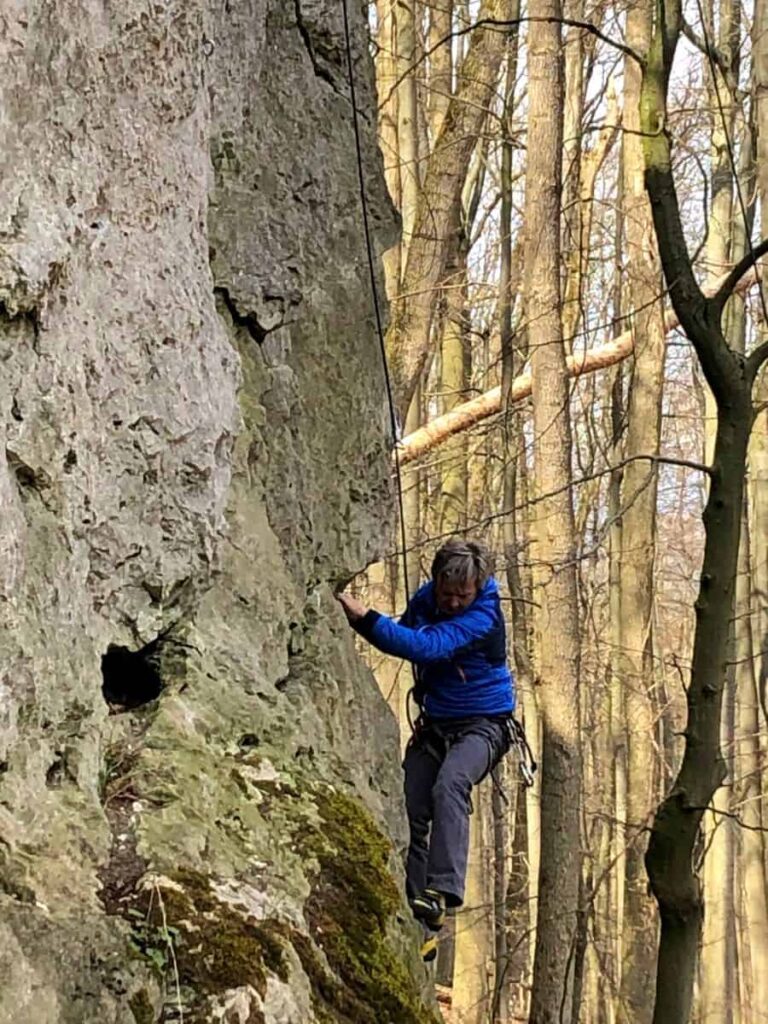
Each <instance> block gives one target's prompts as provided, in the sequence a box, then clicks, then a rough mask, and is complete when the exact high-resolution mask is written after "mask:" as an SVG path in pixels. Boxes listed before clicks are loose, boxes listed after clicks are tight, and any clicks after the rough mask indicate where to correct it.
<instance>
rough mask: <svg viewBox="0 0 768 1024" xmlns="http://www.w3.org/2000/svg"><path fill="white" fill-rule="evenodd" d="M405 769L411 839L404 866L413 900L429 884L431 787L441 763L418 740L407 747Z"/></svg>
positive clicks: (410, 896)
mask: <svg viewBox="0 0 768 1024" xmlns="http://www.w3.org/2000/svg"><path fill="white" fill-rule="evenodd" d="M403 769H404V770H405V808H406V811H407V812H408V824H409V826H410V830H411V839H410V844H409V846H408V858H407V861H406V865H405V879H406V892H407V894H408V899H409V900H410V899H413V898H414V896H416V895H418V894H419V893H420V892H421V891H422V890H423V889H424V887H425V886H426V884H427V857H428V855H429V826H430V822H431V820H432V787H433V786H434V784H435V779H436V778H437V773H438V772H439V770H440V761H439V759H438V758H437V757H436V756H435V754H434V753H433V752H432V751H430V750H428V749H427V747H426V746H425V744H424V743H422V742H421V741H420V740H419V738H418V737H416V738H414V739H413V740H412V741H411V743H410V744H409V746H408V749H407V751H406V753H405V761H404V762H403Z"/></svg>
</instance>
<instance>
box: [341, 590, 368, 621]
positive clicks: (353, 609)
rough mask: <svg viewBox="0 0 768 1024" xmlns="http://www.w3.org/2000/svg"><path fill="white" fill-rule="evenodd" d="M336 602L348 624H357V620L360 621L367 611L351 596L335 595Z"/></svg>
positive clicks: (360, 602)
mask: <svg viewBox="0 0 768 1024" xmlns="http://www.w3.org/2000/svg"><path fill="white" fill-rule="evenodd" d="M336 600H337V601H338V602H339V604H340V605H341V607H342V608H343V609H344V614H345V615H346V616H347V619H348V620H349V621H350V622H357V620H358V619H362V617H363V616H364V615H365V613H366V612H367V611H368V609H367V608H366V607H365V605H364V604H363V603H362V601H358V600H357V598H356V597H352V595H351V594H337V595H336Z"/></svg>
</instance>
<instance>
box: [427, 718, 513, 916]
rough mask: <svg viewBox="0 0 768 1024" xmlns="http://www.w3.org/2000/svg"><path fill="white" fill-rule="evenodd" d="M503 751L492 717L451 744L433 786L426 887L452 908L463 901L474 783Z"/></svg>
mask: <svg viewBox="0 0 768 1024" xmlns="http://www.w3.org/2000/svg"><path fill="white" fill-rule="evenodd" d="M504 749H506V739H505V733H504V726H503V725H502V724H500V723H499V722H495V721H492V720H490V719H489V720H486V721H484V722H483V723H482V724H481V725H479V726H478V727H474V726H473V728H472V730H471V731H468V732H466V733H465V734H464V735H463V736H461V737H460V738H458V739H457V740H456V741H455V742H454V743H453V744H452V745H451V747H450V749H449V750H448V753H447V754H446V756H445V759H444V760H443V763H442V765H441V767H440V771H439V773H438V775H437V779H436V781H435V784H434V786H433V788H432V808H433V813H432V835H431V839H430V844H429V858H428V861H427V879H426V888H427V890H430V891H431V890H434V891H436V892H439V893H442V894H443V895H444V896H445V900H446V903H447V905H448V906H449V907H459V906H461V904H462V903H463V902H464V881H465V876H466V873H467V855H468V852H469V815H470V813H471V811H472V804H471V800H470V794H471V791H472V786H474V785H475V784H476V783H478V782H479V781H480V780H481V779H482V778H483V777H484V776H485V775H486V774H487V773H488V772H489V771H490V769H491V768H492V767H493V765H494V764H495V762H496V759H497V757H498V755H499V754H500V753H501V752H503V751H504Z"/></svg>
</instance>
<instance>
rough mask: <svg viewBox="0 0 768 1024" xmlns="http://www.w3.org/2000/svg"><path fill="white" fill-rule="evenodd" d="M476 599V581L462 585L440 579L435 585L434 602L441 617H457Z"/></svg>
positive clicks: (469, 581) (468, 581)
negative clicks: (441, 614)
mask: <svg viewBox="0 0 768 1024" xmlns="http://www.w3.org/2000/svg"><path fill="white" fill-rule="evenodd" d="M476 597H477V580H467V581H465V582H464V583H457V582H455V581H453V582H449V581H447V580H444V579H443V578H442V577H440V578H438V580H437V582H436V583H435V601H436V603H437V607H438V609H439V611H441V612H442V613H443V615H458V613H459V612H463V611H464V610H465V609H466V608H469V606H470V605H471V604H472V602H473V601H474V600H475V598H476Z"/></svg>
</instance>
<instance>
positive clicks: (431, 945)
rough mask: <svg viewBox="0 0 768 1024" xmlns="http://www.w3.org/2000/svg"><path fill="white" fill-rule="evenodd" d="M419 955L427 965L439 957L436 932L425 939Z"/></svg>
mask: <svg viewBox="0 0 768 1024" xmlns="http://www.w3.org/2000/svg"><path fill="white" fill-rule="evenodd" d="M419 953H420V954H421V959H422V960H423V961H424V963H425V964H431V963H432V961H433V960H434V959H435V957H436V956H437V935H436V934H435V933H434V932H433V933H432V934H431V935H427V936H426V937H425V939H424V941H423V943H422V944H421V949H420V950H419Z"/></svg>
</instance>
